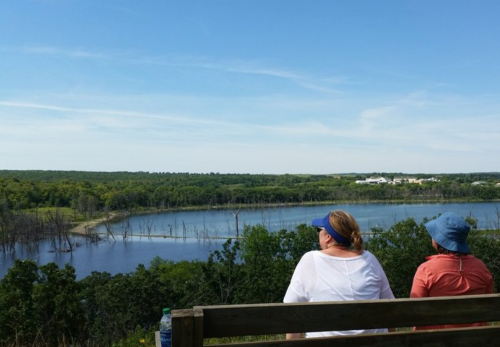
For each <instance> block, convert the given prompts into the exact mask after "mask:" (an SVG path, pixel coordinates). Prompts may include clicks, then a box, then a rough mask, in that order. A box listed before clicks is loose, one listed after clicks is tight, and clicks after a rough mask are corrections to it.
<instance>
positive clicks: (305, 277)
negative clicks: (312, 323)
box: [283, 210, 394, 339]
mask: <svg viewBox="0 0 500 347" xmlns="http://www.w3.org/2000/svg"><path fill="white" fill-rule="evenodd" d="M312 225H313V226H315V227H317V229H318V236H319V244H320V247H321V250H320V251H311V252H307V253H306V254H304V256H303V257H302V259H301V260H300V261H299V263H298V264H297V267H296V268H295V271H294V273H293V276H292V280H291V281H290V285H289V287H288V290H287V292H286V294H285V298H284V300H283V302H285V303H291V302H314V301H316V302H317V301H343V300H374V299H394V295H393V294H392V290H391V287H390V286H389V282H388V281H387V277H386V275H385V273H384V270H383V269H382V266H381V265H380V263H379V262H378V260H377V258H376V257H375V256H374V255H373V254H371V253H370V252H368V251H364V250H363V239H362V237H361V232H360V230H359V225H358V223H357V222H356V220H355V219H354V217H353V216H351V215H350V214H349V213H347V212H344V211H340V210H336V211H332V212H330V213H329V214H327V215H326V216H325V217H324V218H318V219H315V220H313V221H312ZM377 332H387V329H371V330H344V331H323V332H310V333H306V337H322V336H333V335H353V334H362V333H377ZM301 336H302V333H290V334H287V335H286V338H287V339H295V338H300V337H301Z"/></svg>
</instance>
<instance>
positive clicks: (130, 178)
mask: <svg viewBox="0 0 500 347" xmlns="http://www.w3.org/2000/svg"><path fill="white" fill-rule="evenodd" d="M379 176H383V177H386V178H389V179H393V178H396V177H399V178H409V177H413V178H430V177H436V178H437V179H438V180H439V181H437V182H425V183H423V184H414V183H406V184H398V185H389V184H376V185H361V184H356V183H355V181H356V180H364V179H365V178H368V177H379ZM479 181H481V182H483V184H479V185H472V183H473V182H479ZM499 182H500V173H498V172H497V173H468V174H439V175H431V174H402V173H381V172H378V173H377V172H374V173H367V174H354V173H353V174H335V175H334V174H332V175H290V174H285V175H269V174H261V175H257V174H219V173H207V174H192V173H168V172H164V173H149V172H86V171H17V170H0V201H2V202H3V203H4V204H5V205H6V206H7V207H8V208H9V209H13V210H22V209H30V208H37V207H72V208H75V209H79V210H82V211H84V210H97V211H99V210H102V209H103V208H105V207H106V208H107V209H108V210H130V209H135V208H147V209H152V208H157V209H176V208H183V207H188V206H189V207H197V206H198V207H202V206H203V207H205V206H210V207H224V206H227V205H255V204H303V203H319V202H335V201H349V202H366V201H387V202H420V201H453V200H454V201H494V200H499V199H500V188H499V187H498V186H496V184H497V183H499Z"/></svg>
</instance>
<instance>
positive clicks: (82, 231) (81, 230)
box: [70, 199, 500, 235]
mask: <svg viewBox="0 0 500 347" xmlns="http://www.w3.org/2000/svg"><path fill="white" fill-rule="evenodd" d="M481 202H489V203H500V201H497V200H493V201H484V200H477V201H471V200H470V199H464V200H462V199H452V200H447V201H441V200H440V201H436V200H425V201H423V200H418V201H398V200H393V201H387V200H380V201H321V202H302V203H272V204H248V205H230V204H228V205H209V206H207V205H204V206H187V207H179V208H166V209H155V210H138V211H133V212H132V213H130V215H132V216H137V215H142V214H160V213H173V212H182V211H210V210H233V211H239V210H246V209H267V208H282V207H295V206H325V205H346V204H353V205H363V204H387V205H398V204H412V205H414V204H447V203H464V204H466V203H481ZM127 214H128V213H127V212H125V211H114V212H111V213H110V217H109V218H106V217H99V218H96V219H92V220H89V221H84V222H80V223H78V224H77V225H75V226H74V227H73V228H71V229H70V233H73V234H78V235H87V233H88V231H89V230H93V229H94V228H95V227H96V226H98V225H99V224H102V223H104V222H105V221H106V220H107V219H108V220H110V221H113V222H116V221H119V220H121V219H123V218H125V216H126V215H127Z"/></svg>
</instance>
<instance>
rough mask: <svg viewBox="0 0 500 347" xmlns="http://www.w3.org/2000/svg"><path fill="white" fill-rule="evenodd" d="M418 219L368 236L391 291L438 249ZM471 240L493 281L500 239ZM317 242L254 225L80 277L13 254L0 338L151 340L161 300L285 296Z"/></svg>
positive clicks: (2, 289)
mask: <svg viewBox="0 0 500 347" xmlns="http://www.w3.org/2000/svg"><path fill="white" fill-rule="evenodd" d="M424 222H425V221H424ZM424 222H422V223H420V224H418V223H416V222H415V220H414V219H412V218H409V219H406V220H404V221H401V222H399V223H396V224H395V225H393V226H392V227H390V228H389V229H387V230H382V229H373V230H372V231H373V234H372V235H371V236H370V237H369V239H368V240H367V241H368V242H367V249H368V250H370V251H371V252H372V253H374V254H375V255H376V256H377V258H378V259H379V261H380V262H381V264H382V266H383V268H384V270H385V272H386V274H387V276H388V278H389V282H390V284H391V287H392V289H393V291H394V294H395V295H396V297H408V296H409V292H410V288H411V283H412V279H413V275H414V273H415V270H416V268H417V267H418V265H420V264H421V263H422V262H424V261H425V256H427V255H430V254H433V253H434V251H433V249H432V248H431V242H430V237H429V236H428V234H427V232H426V230H425V226H424ZM469 244H470V246H471V250H472V252H473V254H475V255H476V256H477V257H478V258H480V259H482V260H483V261H484V262H485V263H486V264H487V266H488V268H489V269H490V271H491V272H492V273H493V276H494V278H495V281H496V286H497V288H498V285H499V284H500V283H499V280H500V264H499V262H500V260H499V259H498V253H499V252H500V240H499V239H498V237H496V235H495V234H493V233H484V232H479V231H472V232H471V235H470V236H469ZM313 249H318V237H317V233H316V231H315V229H314V228H312V227H310V226H306V225H300V226H298V227H297V229H296V230H294V231H287V230H281V231H279V232H269V231H268V230H266V228H265V227H263V226H260V225H257V226H253V227H246V228H245V230H244V232H243V237H242V238H241V239H240V240H237V241H233V240H228V241H227V242H226V243H225V244H224V245H223V248H222V249H221V250H220V251H215V252H212V253H211V254H210V256H209V257H208V259H207V261H180V262H172V261H168V260H164V259H160V258H155V259H154V260H153V261H152V262H151V264H150V265H149V267H146V266H144V265H139V266H138V267H137V269H136V270H135V271H134V272H131V273H127V274H117V275H111V274H109V273H107V272H93V273H92V274H91V275H89V276H87V277H85V278H84V279H82V280H79V281H77V280H76V275H75V269H74V268H73V267H71V266H69V265H66V266H65V267H64V268H58V267H57V266H56V265H55V264H54V263H49V264H47V265H40V266H39V265H37V264H36V262H34V261H30V260H27V261H19V260H18V261H16V262H15V265H14V266H13V267H12V268H11V269H10V270H9V271H8V273H7V274H6V276H5V277H4V278H3V279H2V280H0V345H2V346H27V345H31V346H62V345H65V346H67V345H69V344H72V345H73V346H121V345H123V344H121V343H122V342H123V341H126V339H127V336H129V338H130V336H134V337H137V336H149V337H150V338H151V336H152V334H151V331H154V330H157V329H158V321H159V319H160V316H161V310H162V308H163V307H170V308H172V309H180V308H191V307H192V306H195V305H215V304H243V303H272V302H282V299H283V296H284V294H285V292H286V289H287V287H288V284H289V281H290V278H291V276H292V273H293V270H294V268H295V266H296V264H297V262H298V261H299V260H300V258H301V257H302V255H303V254H304V253H305V252H307V251H309V250H313ZM147 332H150V333H149V334H148V333H147Z"/></svg>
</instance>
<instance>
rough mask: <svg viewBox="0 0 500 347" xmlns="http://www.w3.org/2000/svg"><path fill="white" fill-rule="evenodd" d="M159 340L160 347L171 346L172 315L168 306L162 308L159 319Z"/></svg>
mask: <svg viewBox="0 0 500 347" xmlns="http://www.w3.org/2000/svg"><path fill="white" fill-rule="evenodd" d="M160 341H161V347H172V315H171V314H170V309H169V308H164V309H163V316H162V317H161V320H160Z"/></svg>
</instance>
